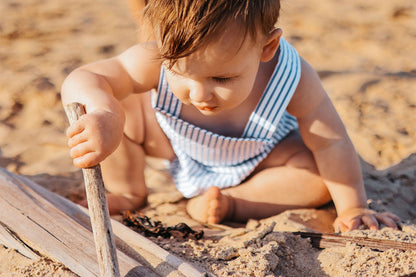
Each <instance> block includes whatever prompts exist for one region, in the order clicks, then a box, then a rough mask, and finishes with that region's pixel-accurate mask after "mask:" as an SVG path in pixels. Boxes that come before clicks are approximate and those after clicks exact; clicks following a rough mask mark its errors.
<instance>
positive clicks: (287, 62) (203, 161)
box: [152, 38, 300, 198]
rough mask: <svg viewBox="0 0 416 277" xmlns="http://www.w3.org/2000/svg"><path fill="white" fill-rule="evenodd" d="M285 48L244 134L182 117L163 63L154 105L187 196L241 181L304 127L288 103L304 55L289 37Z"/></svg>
mask: <svg viewBox="0 0 416 277" xmlns="http://www.w3.org/2000/svg"><path fill="white" fill-rule="evenodd" d="M279 47H280V54H279V61H278V63H277V65H276V67H275V69H274V72H273V74H272V77H271V79H270V80H269V83H268V85H267V87H266V89H265V91H264V92H263V95H262V98H261V100H260V101H259V103H258V105H257V107H256V109H255V110H254V111H253V112H252V114H251V115H250V118H249V120H248V122H247V125H246V127H245V130H244V133H243V135H242V137H240V138H235V137H226V136H222V135H218V134H215V133H213V132H210V131H208V130H204V129H201V128H199V127H197V126H195V125H192V124H190V123H188V122H185V121H183V120H182V119H180V118H179V114H180V110H181V104H182V103H181V102H180V101H179V100H178V98H176V97H175V96H174V94H173V93H172V91H171V90H170V89H169V85H168V83H167V81H166V78H165V76H164V69H163V66H162V68H161V75H160V80H159V87H158V93H157V94H154V93H152V105H153V108H154V109H155V111H156V118H157V120H158V122H159V124H160V126H161V128H162V130H163V131H164V132H165V134H166V135H167V137H168V138H169V140H170V142H171V144H172V148H173V150H174V152H175V154H176V158H175V160H174V161H173V162H172V164H171V167H170V169H171V173H172V176H173V180H174V182H175V185H176V187H177V189H178V190H179V191H180V192H181V193H182V194H183V195H184V196H185V197H188V198H189V197H193V196H196V195H199V194H202V193H203V192H204V191H206V190H207V189H208V188H209V187H211V186H217V187H219V188H221V189H222V188H227V187H231V186H235V185H238V184H240V183H241V182H242V181H244V179H246V178H247V177H248V176H249V175H250V173H252V172H253V170H254V169H255V167H256V166H257V165H258V164H259V163H260V162H261V161H262V160H263V159H264V158H265V157H266V156H267V155H268V154H269V153H270V151H271V150H272V149H273V148H274V147H275V146H276V144H278V143H279V141H280V140H282V139H283V138H284V137H285V136H286V135H288V134H289V132H290V131H292V130H294V129H297V128H298V125H297V120H296V118H295V117H293V116H292V115H290V114H289V113H288V112H287V111H286V107H287V105H288V104H289V101H290V99H291V98H292V96H293V93H294V92H295V90H296V87H297V85H298V82H299V79H300V58H299V55H298V54H297V52H296V50H295V49H294V48H293V47H292V46H291V45H290V44H289V43H288V42H286V41H285V40H284V39H283V38H282V39H281V40H280V46H279Z"/></svg>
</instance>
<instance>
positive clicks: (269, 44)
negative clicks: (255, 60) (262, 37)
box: [260, 28, 283, 62]
mask: <svg viewBox="0 0 416 277" xmlns="http://www.w3.org/2000/svg"><path fill="white" fill-rule="evenodd" d="M282 34H283V31H282V29H280V28H276V29H274V30H273V31H271V32H270V34H269V37H268V38H267V40H266V42H265V44H264V45H263V50H262V52H261V56H260V60H261V61H262V62H268V61H270V60H271V59H272V58H273V57H274V54H275V53H276V51H277V48H278V47H279V43H280V38H281V37H282Z"/></svg>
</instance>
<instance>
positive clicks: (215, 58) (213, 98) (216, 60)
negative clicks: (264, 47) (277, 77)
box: [165, 33, 261, 115]
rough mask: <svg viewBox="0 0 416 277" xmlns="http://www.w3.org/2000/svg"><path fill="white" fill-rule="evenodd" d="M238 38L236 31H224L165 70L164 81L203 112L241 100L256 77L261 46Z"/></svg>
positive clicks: (235, 103) (178, 95)
mask: <svg viewBox="0 0 416 277" xmlns="http://www.w3.org/2000/svg"><path fill="white" fill-rule="evenodd" d="M240 41H241V39H240V37H239V36H237V35H236V34H235V33H234V34H233V33H228V34H227V33H226V34H225V35H223V36H222V37H221V38H220V39H218V40H217V41H215V42H213V43H211V44H209V45H208V46H207V47H205V48H204V49H201V50H198V51H196V52H195V53H193V54H191V55H190V56H188V57H185V58H181V59H179V60H178V61H177V62H176V63H175V65H174V66H173V67H172V69H170V70H169V69H167V70H166V77H167V81H168V83H169V86H170V88H171V89H172V91H173V93H174V94H175V96H176V97H178V99H179V100H181V101H182V102H183V103H184V104H187V105H193V106H194V107H195V108H197V109H198V110H199V111H200V112H201V113H202V114H204V115H214V114H218V113H219V112H221V111H224V110H228V109H232V108H235V107H237V106H238V105H240V104H241V103H243V102H244V100H246V99H247V97H248V96H249V95H250V92H251V91H252V88H253V85H254V82H255V80H256V75H257V71H258V68H259V64H260V54H261V47H259V46H258V45H254V43H253V42H252V40H251V39H250V38H247V39H246V41H245V42H244V43H243V44H242V45H241V43H240ZM240 46H241V47H240ZM165 68H167V67H165Z"/></svg>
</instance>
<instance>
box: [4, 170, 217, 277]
mask: <svg viewBox="0 0 416 277" xmlns="http://www.w3.org/2000/svg"><path fill="white" fill-rule="evenodd" d="M16 194H17V196H19V198H18V199H16V196H13V195H16ZM19 194H22V195H19ZM1 196H4V197H5V198H6V199H10V201H12V202H14V203H19V202H16V201H20V203H19V204H16V206H17V208H16V209H15V211H13V213H12V214H9V217H10V218H15V215H14V214H15V213H17V214H24V215H29V216H31V215H32V213H33V214H34V216H36V217H44V216H45V215H44V214H43V213H46V216H47V218H45V219H43V220H39V219H36V220H37V222H39V223H38V224H37V227H38V229H40V230H42V231H43V232H42V233H40V234H38V236H36V235H34V236H31V237H30V238H31V240H30V241H29V240H27V239H25V240H24V245H23V246H22V247H23V248H27V247H29V248H30V249H34V250H35V251H37V252H40V253H41V254H42V255H45V256H47V257H49V258H51V259H53V260H57V261H59V262H61V263H63V264H64V265H65V266H67V267H68V268H69V269H71V270H72V271H73V272H75V273H77V274H78V275H80V276H98V264H97V259H96V253H95V251H94V245H93V240H92V231H91V222H90V218H89V216H88V210H87V209H85V208H84V207H81V206H79V205H76V204H74V203H73V202H71V201H69V200H68V199H66V198H63V197H61V196H59V195H57V194H55V193H53V192H51V191H49V190H47V189H45V188H43V187H41V186H39V185H38V184H36V183H34V182H32V181H31V180H29V179H27V178H25V177H23V176H20V175H16V174H12V173H10V172H8V171H6V170H4V169H2V168H0V222H4V223H5V224H8V226H9V228H10V230H13V232H14V233H16V234H17V235H18V236H19V237H21V238H26V237H27V236H28V235H27V234H26V233H28V232H30V233H32V232H33V231H32V230H31V229H28V223H27V222H26V221H28V222H29V223H31V222H32V220H29V219H28V217H26V216H25V217H24V219H25V220H23V221H22V222H18V221H11V220H9V217H6V216H5V215H4V214H3V210H4V209H3V206H4V205H7V203H6V202H5V201H2V197H1ZM10 196H13V197H10ZM23 196H25V197H23ZM32 202H33V203H32ZM33 206H35V207H36V206H40V207H41V209H42V212H39V211H37V210H38V209H40V208H39V207H37V208H33ZM26 209H29V211H26ZM32 217H33V216H31V218H32ZM61 217H67V218H69V219H70V220H68V224H70V225H71V226H69V227H67V225H66V224H63V223H62V220H60V219H59V218H61ZM52 219H54V220H55V222H51V221H52ZM11 222H12V223H11ZM43 222H47V223H51V224H49V225H45V224H44V223H43ZM15 224H18V225H19V227H22V228H17V227H16V226H14V225H15ZM111 224H112V226H113V231H114V234H115V242H116V246H117V250H118V252H117V256H118V259H119V265H120V270H121V274H122V275H124V274H126V272H128V275H126V276H135V275H137V276H146V277H147V276H149V277H151V276H155V274H157V275H158V276H186V277H191V276H208V275H209V274H208V273H206V272H205V271H203V270H201V269H199V268H198V267H196V266H195V265H193V264H191V263H189V262H186V261H184V260H182V259H180V258H179V257H177V256H175V255H173V254H171V253H169V252H167V251H166V250H164V249H162V248H161V247H159V246H158V245H157V244H155V243H153V242H152V241H150V240H148V239H147V238H145V237H143V236H142V235H140V234H138V233H136V232H134V231H133V230H131V229H129V228H128V227H126V226H124V225H123V224H121V223H120V222H118V221H116V220H113V219H112V220H111ZM72 230H74V231H72ZM62 232H64V234H63V235H62ZM85 232H87V234H84V233H85ZM80 233H81V234H80ZM44 236H51V237H53V239H54V240H56V241H55V242H53V243H55V244H54V247H50V248H47V246H46V245H45V242H47V241H49V240H48V239H45V238H44ZM81 237H83V239H81ZM52 241H53V240H52ZM0 242H2V243H3V244H5V245H7V246H9V247H13V246H11V245H10V244H8V243H5V242H3V241H1V240H0ZM14 243H16V242H14ZM17 243H19V244H22V242H17ZM61 244H64V245H65V249H64V252H65V251H68V249H66V247H68V245H69V246H71V245H72V247H71V248H70V250H71V251H72V252H70V253H67V254H66V255H69V256H70V257H79V258H78V259H77V260H75V261H73V260H72V258H67V257H66V256H65V255H64V256H63V257H61V258H59V259H58V257H57V255H56V253H55V250H56V249H59V248H62V247H63V246H62V245H61ZM13 248H16V247H13ZM16 249H17V248H16ZM51 249H52V250H51ZM61 256H62V255H61ZM89 256H91V257H89ZM126 257H129V258H131V259H133V260H134V261H135V263H134V264H133V265H132V264H130V265H127V266H126V262H125V259H126ZM78 262H79V263H78ZM86 269H88V270H89V271H92V273H89V274H85V270H86ZM81 273H82V274H81Z"/></svg>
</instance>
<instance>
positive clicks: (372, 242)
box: [293, 232, 416, 251]
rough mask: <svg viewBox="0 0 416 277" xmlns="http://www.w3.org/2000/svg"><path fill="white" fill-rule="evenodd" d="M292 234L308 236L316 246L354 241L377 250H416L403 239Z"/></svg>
mask: <svg viewBox="0 0 416 277" xmlns="http://www.w3.org/2000/svg"><path fill="white" fill-rule="evenodd" d="M293 234H295V235H299V236H301V237H302V238H309V239H310V240H311V243H312V245H313V246H314V247H317V248H330V247H344V246H345V245H346V244H347V243H354V244H357V245H359V246H365V247H369V248H371V249H375V250H379V251H385V250H388V249H400V250H416V244H415V243H410V242H403V241H393V240H385V239H376V238H363V237H351V236H345V235H338V234H323V233H308V232H294V233H293Z"/></svg>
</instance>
